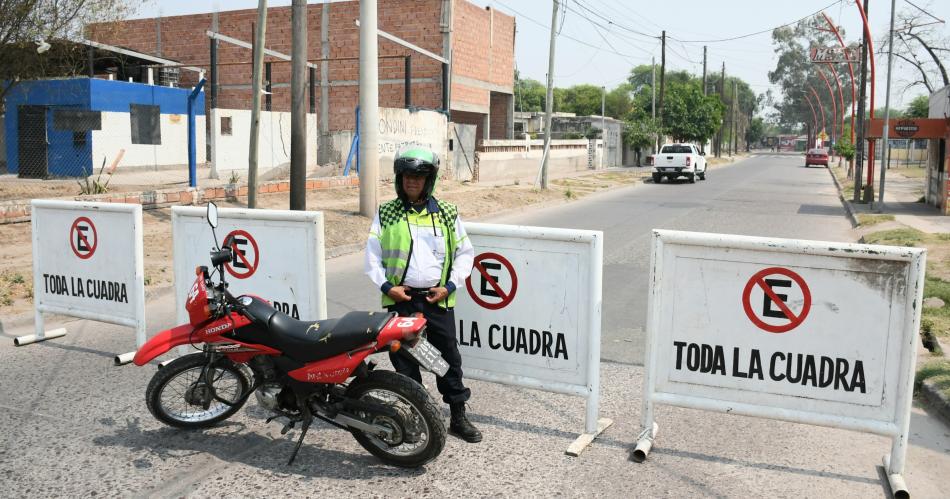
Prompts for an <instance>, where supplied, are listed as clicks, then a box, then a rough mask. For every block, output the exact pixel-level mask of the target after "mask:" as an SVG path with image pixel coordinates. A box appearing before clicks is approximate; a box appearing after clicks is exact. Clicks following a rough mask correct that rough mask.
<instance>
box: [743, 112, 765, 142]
mask: <svg viewBox="0 0 950 499" xmlns="http://www.w3.org/2000/svg"><path fill="white" fill-rule="evenodd" d="M763 138H765V123H764V122H763V121H762V118H752V122H751V123H749V128H748V129H747V130H746V132H745V140H746V142H748V143H749V144H758V143H760V142H762V139H763Z"/></svg>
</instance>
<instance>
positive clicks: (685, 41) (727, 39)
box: [670, 0, 906, 43]
mask: <svg viewBox="0 0 950 499" xmlns="http://www.w3.org/2000/svg"><path fill="white" fill-rule="evenodd" d="M842 1H843V0H835V1H834V2H832V3H830V4H828V5H827V6H826V7H823V8H821V9H818V10H816V11H815V12H812V13H811V14H808V15H807V16H804V17H801V18H799V19H796V20H794V21H792V22H790V23H785V24H782V25H780V26H775V27H774V28H769V29H764V30H762V31H756V32H755V33H748V34H745V35H739V36H733V37H731V38H720V39H717V40H679V39H677V41H679V42H683V43H721V42H731V41H733V40H741V39H743V38H749V37H750V36H757V35H761V34H763V33H771V32H772V31H775V30H777V29H779V28H784V27H787V26H791V25H793V24H797V23H798V22H801V21H804V20H805V19H808V18H809V17H811V16H814V15H816V14H820V13H821V11H823V10H825V9H830V8H831V7H834V6H835V5H838V4H839V3H841V2H842ZM905 1H906V0H905ZM670 38H672V37H670Z"/></svg>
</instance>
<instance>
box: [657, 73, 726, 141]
mask: <svg viewBox="0 0 950 499" xmlns="http://www.w3.org/2000/svg"><path fill="white" fill-rule="evenodd" d="M699 87H700V85H699V84H697V83H696V82H688V83H672V84H670V85H668V86H667V90H666V102H664V103H663V127H664V131H665V132H666V133H668V134H669V135H671V136H672V137H673V140H676V141H682V142H699V143H705V142H706V141H707V140H709V138H711V137H712V136H713V134H715V133H716V131H718V130H719V126H720V123H721V122H722V114H723V111H724V106H723V104H722V102H721V101H720V100H719V96H718V95H703V91H702V90H701V89H700V88H699Z"/></svg>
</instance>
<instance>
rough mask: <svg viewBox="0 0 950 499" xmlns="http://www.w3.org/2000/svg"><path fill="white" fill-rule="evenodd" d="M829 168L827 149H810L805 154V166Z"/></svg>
mask: <svg viewBox="0 0 950 499" xmlns="http://www.w3.org/2000/svg"><path fill="white" fill-rule="evenodd" d="M811 165H823V166H828V151H827V150H825V149H817V148H816V149H809V150H808V152H807V153H806V154H805V166H806V167H808V166H811Z"/></svg>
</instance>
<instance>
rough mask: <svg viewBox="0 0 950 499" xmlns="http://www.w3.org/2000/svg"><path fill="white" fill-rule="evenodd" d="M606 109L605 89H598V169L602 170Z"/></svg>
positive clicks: (605, 145)
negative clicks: (599, 144)
mask: <svg viewBox="0 0 950 499" xmlns="http://www.w3.org/2000/svg"><path fill="white" fill-rule="evenodd" d="M606 108H607V87H605V86H604V87H600V142H601V149H600V166H599V168H601V169H603V167H604V155H605V154H607V116H606V114H605V110H606Z"/></svg>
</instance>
